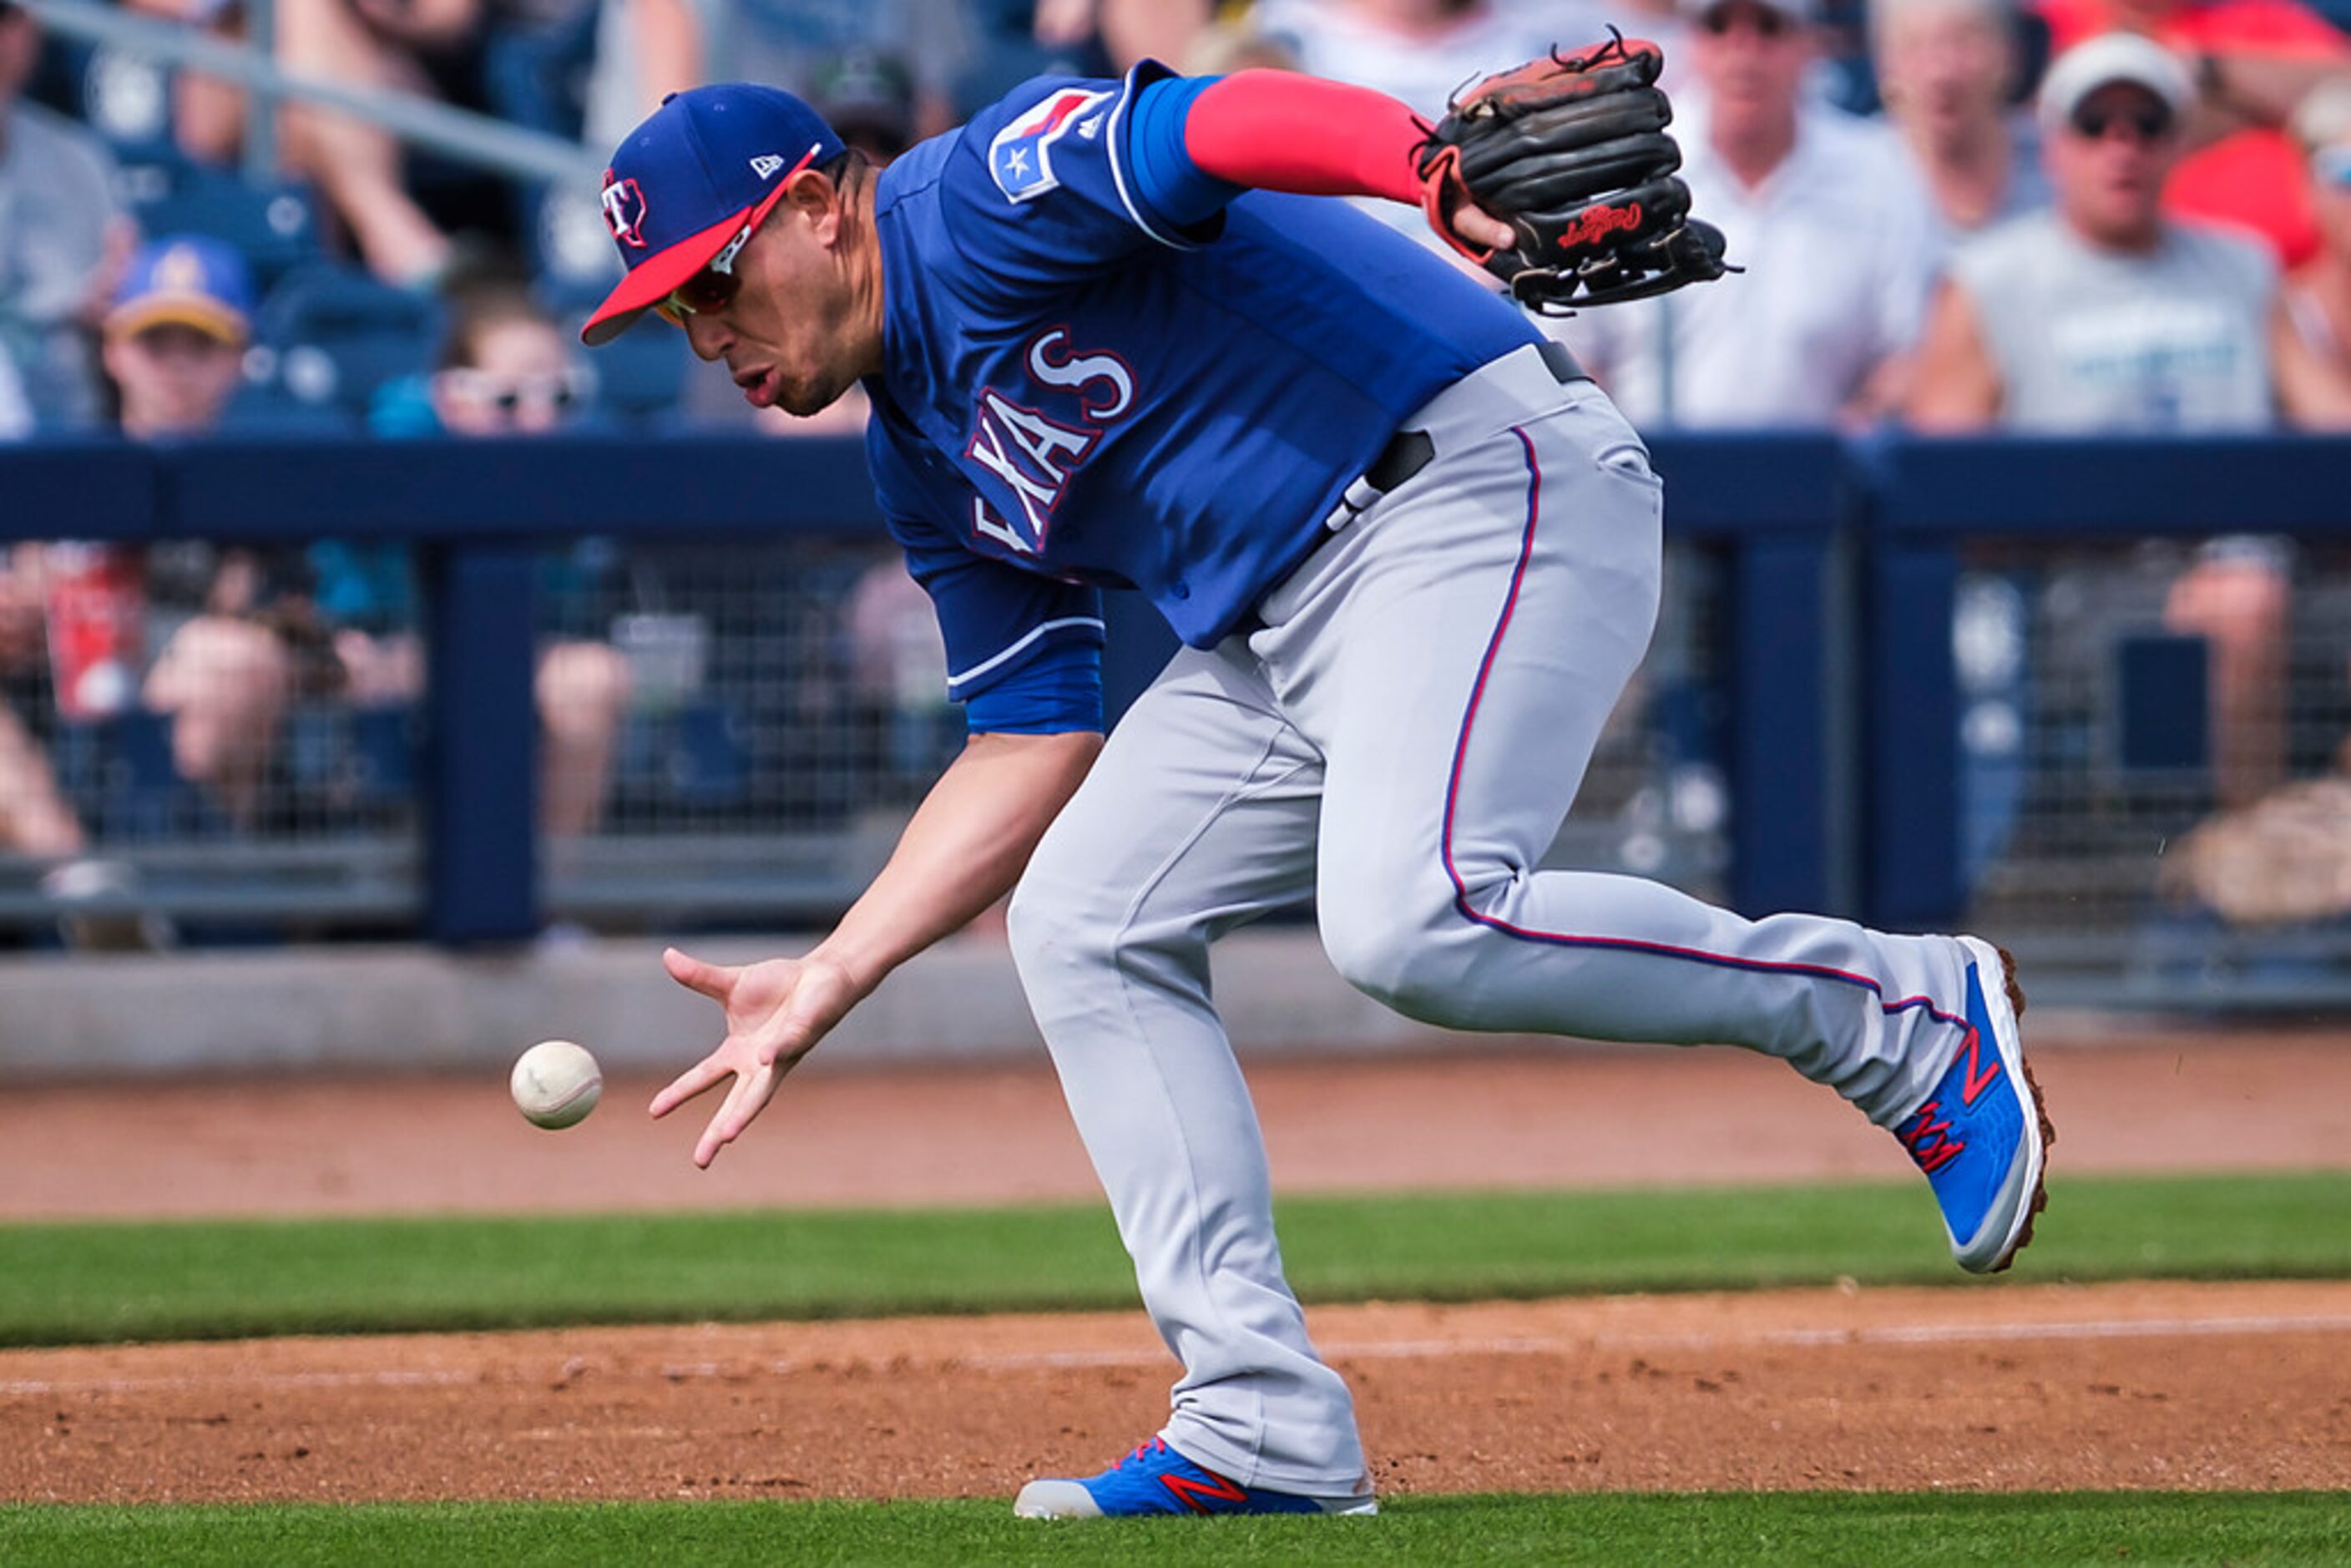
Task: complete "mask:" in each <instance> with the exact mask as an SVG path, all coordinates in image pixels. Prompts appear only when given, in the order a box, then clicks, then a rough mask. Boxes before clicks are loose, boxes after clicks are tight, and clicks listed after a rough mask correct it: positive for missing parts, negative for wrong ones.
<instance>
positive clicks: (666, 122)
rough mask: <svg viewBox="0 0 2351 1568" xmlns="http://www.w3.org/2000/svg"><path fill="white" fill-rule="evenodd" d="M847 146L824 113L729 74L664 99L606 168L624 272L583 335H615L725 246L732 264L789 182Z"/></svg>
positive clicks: (607, 215)
mask: <svg viewBox="0 0 2351 1568" xmlns="http://www.w3.org/2000/svg"><path fill="white" fill-rule="evenodd" d="M841 151H842V148H841V138H840V137H839V136H837V135H835V134H834V132H833V129H832V127H831V126H830V125H827V124H826V123H825V122H824V118H823V116H821V115H820V114H818V113H817V111H816V110H813V109H810V107H809V106H808V105H807V104H805V103H802V102H801V101H800V100H799V99H797V98H794V97H793V96H792V95H791V94H790V93H788V92H785V91H783V90H782V89H778V88H772V87H758V86H754V85H752V84H751V83H748V82H723V83H720V84H718V85H716V86H715V87H698V88H695V89H693V90H691V91H689V92H674V93H672V94H670V96H669V97H667V98H665V99H663V100H662V106H661V107H660V108H659V109H657V110H653V114H652V115H651V116H650V117H649V118H648V119H647V120H645V122H644V123H643V124H642V125H640V126H638V127H637V128H636V129H635V130H634V131H631V132H629V134H628V138H627V140H625V141H622V143H621V146H620V150H619V151H618V152H614V153H613V154H612V166H611V168H609V169H607V170H605V171H604V197H603V200H604V223H605V225H606V226H608V227H609V228H611V231H612V241H613V243H614V244H615V245H617V246H620V247H621V260H622V262H623V263H625V264H626V265H627V267H628V269H629V273H628V276H627V277H623V278H622V279H621V281H620V284H619V285H618V287H615V288H614V289H613V290H612V292H611V294H609V295H607V296H606V297H605V299H604V303H603V304H601V305H599V306H598V307H597V308H596V313H595V314H594V315H592V316H590V317H589V318H588V324H587V325H586V326H585V327H582V328H581V329H580V340H581V341H582V342H584V343H587V344H588V345H589V346H590V347H591V348H592V347H595V346H596V345H599V344H602V343H609V342H611V340H613V339H614V338H617V337H619V336H620V335H621V334H622V332H625V331H627V330H628V329H629V327H630V326H631V324H632V323H633V322H634V321H635V320H636V319H637V318H638V317H640V316H642V315H643V314H644V313H645V312H646V311H647V310H649V309H651V308H653V306H654V305H656V304H658V303H659V302H660V301H661V300H663V299H664V298H667V297H668V295H669V292H670V291H671V290H672V289H674V288H675V287H677V286H678V285H679V284H681V283H684V281H685V280H686V279H687V278H689V277H693V276H694V275H695V273H697V272H700V271H701V270H702V269H703V268H704V267H708V266H710V265H711V264H712V263H713V262H714V261H716V260H718V259H719V256H720V253H721V252H725V253H726V260H727V261H732V260H733V259H734V256H733V253H734V251H735V249H736V248H737V247H738V246H740V244H741V242H742V240H743V238H744V237H745V236H746V235H748V234H749V232H750V230H751V227H752V226H753V225H756V224H758V221H759V220H760V219H761V218H764V217H766V216H767V215H768V210H769V209H771V208H772V207H774V206H775V204H776V203H777V202H778V200H779V199H780V198H781V197H782V195H783V193H784V186H785V183H787V182H789V180H790V179H791V177H792V176H793V175H794V174H797V173H799V172H800V171H801V170H802V169H807V168H811V167H814V166H816V165H819V164H821V163H825V162H830V161H831V160H832V159H833V158H836V157H838V156H839V155H840V154H841Z"/></svg>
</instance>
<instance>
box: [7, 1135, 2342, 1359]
mask: <svg viewBox="0 0 2351 1568" xmlns="http://www.w3.org/2000/svg"><path fill="white" fill-rule="evenodd" d="M2346 1213H2351V1173H2342V1172H2334V1173H2325V1174H2313V1175H2303V1176H2231V1177H2214V1176H2197V1177H2177V1178H2175V1177H2163V1178H2149V1179H2122V1178H2109V1177H2097V1178H2088V1177H2085V1178H2081V1179H2077V1180H2073V1181H2065V1182H2061V1183H2059V1184H2057V1185H2056V1186H2054V1188H2053V1197H2052V1207H2051V1209H2050V1212H2049V1213H2048V1214H2047V1215H2046V1216H2044V1217H2043V1222H2042V1228H2041V1233H2040V1238H2039V1239H2038V1240H2036V1241H2035V1243H2034V1245H2033V1249H2032V1251H2031V1252H2030V1253H2028V1254H2027V1255H2026V1257H2025V1260H2024V1262H2023V1264H2022V1266H2021V1267H2020V1269H2019V1270H2018V1272H2017V1273H2016V1274H2015V1275H2012V1276H2011V1278H2013V1279H2019V1280H2022V1281H2053V1280H2060V1279H2070V1280H2095V1279H2119V1278H2135V1277H2172V1278H2179V1277H2187V1278H2231V1277H2247V1276H2265V1277H2280V1276H2294V1277H2330V1276H2339V1275H2344V1274H2346V1273H2351V1226H2346V1224H2344V1223H2343V1216H2344V1215H2345V1214H2346ZM1281 1226H1282V1241H1283V1253H1284V1256H1285V1257H1286V1258H1287V1260H1288V1261H1289V1265H1290V1279H1291V1281H1292V1282H1293V1283H1294V1284H1295V1285H1296V1286H1297V1287H1298V1289H1299V1291H1300V1292H1301V1294H1303V1295H1305V1296H1307V1297H1308V1298H1310V1299H1313V1300H1318V1301H1354V1300H1365V1299H1374V1298H1385V1299H1420V1300H1431V1301H1468V1300H1479V1299H1484V1298H1489V1297H1510V1296H1518V1297H1527V1296H1540V1295H1552V1294H1572V1293H1577V1292H1593V1291H1657V1290H1665V1291H1671V1290H1696V1289H1706V1288H1717V1287H1719V1288H1732V1289H1736V1288H1744V1287H1749V1286H1755V1285H1792V1284H1805V1283H1823V1282H1827V1281H1834V1280H1836V1279H1838V1278H1839V1277H1841V1276H1849V1277H1851V1278H1853V1279H1855V1280H1857V1281H1861V1282H1863V1283H1865V1284H1897V1283H1947V1282H1954V1281H1958V1280H1959V1278H1960V1276H1959V1274H1958V1273H1957V1272H1956V1270H1953V1269H1952V1267H1951V1265H1950V1263H1949V1259H1948V1257H1947V1256H1946V1253H1945V1250H1944V1247H1943V1243H1942V1239H1941V1229H1940V1227H1939V1225H1938V1222H1937V1221H1936V1218H1935V1215H1934V1207H1933V1204H1932V1201H1931V1199H1930V1198H1929V1197H1928V1195H1927V1191H1926V1188H1925V1186H1924V1185H1923V1184H1919V1183H1903V1184H1899V1185H1895V1186H1876V1185H1864V1186H1850V1185H1848V1186H1822V1187H1778V1188H1748V1189H1708V1190H1704V1191H1697V1190H1686V1191H1656V1190H1643V1191H1635V1192H1613V1193H1591V1192H1582V1193H1572V1194H1527V1193H1510V1194H1486V1195H1473V1196H1461V1195H1447V1196H1411V1197H1350V1198H1301V1199H1296V1200H1293V1201H1290V1202H1288V1203H1285V1204H1283V1205H1282V1206H1281ZM1133 1302H1134V1285H1133V1282H1132V1280H1131V1277H1130V1275H1129V1272H1128V1268H1127V1262H1126V1259H1125V1256H1124V1254H1123V1253H1122V1252H1121V1251H1120V1250H1119V1247H1118V1242H1117V1239H1116V1236H1115V1234H1114V1232H1113V1229H1112V1227H1111V1223H1110V1218H1109V1216H1108V1214H1107V1213H1106V1212H1105V1211H1104V1210H1102V1208H1100V1207H1095V1206H1092V1205H1087V1206H1083V1207H1067V1208H1030V1209H1014V1210H959V1211H945V1212H943V1211H880V1212H861V1213H854V1214H846V1213H834V1214H810V1213H793V1214H784V1213H739V1212H737V1213H718V1214H707V1213H705V1214H681V1215H641V1216H599V1217H568V1218H531V1219H520V1218H400V1219H379V1220H349V1219H337V1220H322V1221H299V1222H287V1221H235V1222H223V1223H173V1224H140V1225H121V1224H108V1225H19V1226H9V1227H0V1344H20V1345H22V1344H54V1343H83V1342H92V1341H108V1340H126V1339H199V1338H223V1337H230V1336H239V1335H250V1334H271V1333H356V1332H367V1331H399V1330H447V1329H468V1328H519V1327H528V1326H544V1325H554V1324H569V1323H590V1322H680V1321H684V1322H695V1321H702V1320H761V1319H771V1318H815V1317H842V1316H860V1315H888V1314H897V1313H908V1312H997V1311H1013V1310H1021V1309H1036V1310H1057V1309H1072V1308H1090V1307H1098V1308H1116V1307H1123V1306H1127V1305H1131V1304H1132V1303H1133Z"/></svg>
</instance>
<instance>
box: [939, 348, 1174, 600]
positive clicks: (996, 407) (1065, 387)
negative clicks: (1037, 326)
mask: <svg viewBox="0 0 2351 1568" xmlns="http://www.w3.org/2000/svg"><path fill="white" fill-rule="evenodd" d="M1020 359H1021V363H1022V366H1023V368H1025V369H1026V370H1027V371H1028V372H1029V379H1030V380H1031V381H1033V382H1038V383H1040V385H1042V386H1045V387H1050V388H1059V389H1061V390H1062V391H1063V392H1070V393H1074V394H1075V395H1074V397H1070V398H1063V399H1057V400H1055V401H1057V402H1068V403H1073V404H1074V405H1075V406H1074V407H1072V408H1065V409H1063V410H1061V413H1064V414H1065V415H1070V416H1073V417H1065V418H1055V417H1054V416H1053V415H1052V414H1049V413H1046V412H1045V411H1044V410H1042V409H1039V408H1032V407H1030V406H1029V404H1027V403H1023V402H1014V401H1013V400H1012V399H1011V398H1009V397H1007V396H1005V395H1004V394H1003V393H1002V392H998V391H997V390H996V389H995V388H994V387H982V388H980V389H979V398H978V401H977V405H976V406H975V407H974V409H973V411H972V429H971V439H970V441H969V442H968V443H967V444H966V445H965V447H964V455H965V456H966V457H968V458H970V459H971V460H972V461H973V462H974V463H977V465H979V466H980V467H981V468H983V469H985V470H986V471H987V473H989V474H991V475H993V476H995V477H996V478H998V479H999V480H1001V481H1002V482H1003V484H1004V486H1005V488H1006V489H1007V490H1008V491H1009V492H1010V493H1011V497H1012V499H1013V502H1014V503H1015V504H1014V506H1013V507H1011V508H1010V509H1008V510H1007V511H1003V512H999V511H998V509H997V508H995V507H990V506H989V505H988V504H987V500H986V499H985V498H983V497H978V496H974V497H972V499H971V524H972V530H973V532H975V533H976V534H977V535H979V536H980V537H981V538H987V539H992V540H994V541H995V542H996V543H997V544H998V545H1001V546H1002V547H1004V548H1005V549H1009V550H1014V551H1017V552H1019V554H1022V555H1029V556H1035V555H1041V554H1042V553H1043V552H1044V549H1045V535H1046V532H1047V530H1048V529H1049V528H1050V527H1051V526H1052V520H1053V513H1054V511H1055V510H1056V509H1058V508H1059V507H1060V506H1061V497H1063V496H1064V495H1066V494H1067V493H1068V491H1069V486H1070V481H1071V479H1072V478H1074V477H1076V476H1077V472H1078V469H1079V467H1080V466H1081V465H1083V464H1084V462H1085V460H1086V458H1087V457H1088V456H1089V455H1092V452H1093V450H1094V444H1095V443H1097V442H1099V441H1100V440H1101V439H1102V431H1103V429H1104V427H1105V426H1107V425H1109V424H1111V423H1113V422H1115V421H1117V420H1118V419H1120V418H1121V417H1123V415H1124V414H1125V413H1126V412H1127V411H1128V410H1129V409H1131V408H1133V407H1134V371H1133V370H1132V369H1131V368H1129V367H1128V365H1127V363H1126V361H1123V360H1122V359H1120V358H1119V357H1118V356H1117V355H1116V354H1113V353H1110V352H1108V351H1106V350H1104V351H1094V352H1088V353H1079V352H1076V351H1074V350H1071V348H1070V333H1069V329H1068V328H1066V327H1050V328H1048V329H1045V330H1044V331H1042V332H1040V333H1039V334H1038V335H1037V336H1036V337H1034V338H1032V339H1030V340H1029V346H1028V347H1027V348H1026V349H1024V350H1022V351H1021V355H1020Z"/></svg>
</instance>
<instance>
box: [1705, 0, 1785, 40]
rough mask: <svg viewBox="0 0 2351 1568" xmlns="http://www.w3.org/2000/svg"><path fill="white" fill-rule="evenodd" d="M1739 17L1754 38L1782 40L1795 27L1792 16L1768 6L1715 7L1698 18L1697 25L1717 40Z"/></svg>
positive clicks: (1736, 24) (1728, 30) (1737, 21)
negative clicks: (1752, 31)
mask: <svg viewBox="0 0 2351 1568" xmlns="http://www.w3.org/2000/svg"><path fill="white" fill-rule="evenodd" d="M1741 17H1744V18H1745V19H1746V21H1747V24H1748V26H1751V27H1753V28H1754V29H1755V36H1756V37H1759V38H1784V37H1788V36H1789V35H1790V34H1792V33H1793V32H1794V31H1795V30H1796V26H1797V23H1796V19H1795V18H1794V17H1793V16H1789V15H1788V14H1787V13H1786V12H1785V11H1775V10H1773V9H1772V8H1771V7H1770V6H1768V5H1717V6H1715V7H1714V8H1713V9H1712V10H1710V11H1708V12H1707V13H1706V14H1705V15H1704V16H1700V17H1699V18H1698V26H1699V27H1700V28H1702V29H1704V30H1705V31H1706V32H1707V33H1708V34H1710V35H1711V36H1713V37H1718V38H1719V37H1723V36H1724V35H1726V34H1728V33H1729V32H1730V31H1731V30H1732V29H1733V28H1735V27H1736V26H1738V25H1739V22H1740V18H1741Z"/></svg>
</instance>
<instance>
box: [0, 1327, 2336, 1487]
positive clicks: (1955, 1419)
mask: <svg viewBox="0 0 2351 1568" xmlns="http://www.w3.org/2000/svg"><path fill="white" fill-rule="evenodd" d="M1316 1320H1317V1326H1318V1331H1319V1340H1320V1343H1322V1346H1323V1348H1324V1349H1325V1351H1326V1353H1327V1354H1330V1355H1331V1356H1332V1359H1333V1360H1334V1361H1336V1362H1337V1363H1338V1364H1340V1365H1342V1366H1343V1367H1344V1368H1345V1369H1346V1371H1347V1372H1348V1373H1349V1375H1350V1376H1351V1377H1352V1379H1353V1383H1354V1385H1355V1388H1356V1390H1357V1395H1358V1398H1359V1399H1360V1401H1361V1407H1362V1414H1363V1421H1364V1436H1365V1440H1366V1442H1367V1443H1368V1445H1369V1447H1370V1449H1371V1452H1372V1454H1373V1455H1374V1472H1375V1474H1376V1476H1377V1478H1378V1480H1379V1483H1380V1485H1381V1487H1382V1489H1383V1490H1385V1491H1387V1492H1389V1493H1391V1494H1395V1493H1403V1492H1414V1491H1458V1490H1603V1489H1619V1488H1673V1489H1677V1490H1680V1489H1700V1490H1713V1489H1723V1488H1761V1489H1786V1488H1798V1489H1836V1490H1878V1489H1920V1488H1958V1489H1965V1490H2010V1489H2015V1490H2025V1489H2032V1490H2039V1489H2044V1488H2075V1487H2083V1488H2107V1487H2157V1488H2167V1489H2172V1488H2184V1489H2199V1490H2200V1489H2223V1488H2226V1489H2269V1488H2287V1487H2296V1488H2299V1487H2317V1488H2325V1487H2340V1486H2342V1485H2344V1484H2346V1480H2351V1387H2346V1385H2345V1383H2344V1382H2343V1380H2342V1377H2341V1370H2342V1368H2343V1366H2344V1365H2345V1364H2346V1358H2351V1285H2343V1284H2247V1285H2235V1286H2225V1287H2222V1286H2203V1285H2166V1286H2155V1287H2151V1286H2140V1285H2120V1286H2099V1287H2084V1288H2066V1287H2061V1286H2044V1287H2037V1288H2031V1289H1993V1290H1982V1289H1977V1290H1949V1291H1853V1292H1839V1291H1791V1292H1773V1293H1768V1294H1766V1293H1758V1294H1750V1295H1739V1296H1720V1295H1705V1296H1677V1297H1661V1298H1625V1297H1620V1298H1613V1299H1607V1300H1600V1301H1548V1302H1532V1303H1510V1304H1488V1305H1478V1306H1467V1307H1422V1306H1377V1305H1374V1306H1364V1307H1351V1308H1334V1309H1330V1310H1326V1311H1323V1312H1318V1313H1317V1314H1316ZM1171 1374H1172V1366H1171V1364H1170V1363H1169V1362H1168V1360H1167V1357H1166V1354H1165V1352H1164V1351H1162V1350H1161V1349H1160V1348H1159V1347H1158V1345H1157V1344H1156V1343H1155V1342H1154V1341H1153V1340H1152V1338H1151V1335H1150V1332H1149V1330H1148V1328H1147V1327H1146V1326H1145V1325H1144V1323H1143V1322H1141V1321H1140V1320H1139V1319H1138V1318H1137V1317H1135V1316H1134V1315H1132V1314H1124V1313H1121V1314H1116V1315H1110V1316H1102V1315H1087V1316H1068V1317H1000V1318H990V1319H963V1320H957V1319H908V1320H902V1321H898V1322H881V1323H830V1324H823V1323H819V1324H777V1325H769V1326H761V1327H752V1328H737V1327H726V1328H720V1327H702V1328H662V1329H628V1330H609V1329H608V1330H583V1331H578V1332H572V1333H528V1334H496V1335H438V1336H431V1337H419V1338H370V1339H356V1338H355V1339H345V1340H282V1341H268V1342H260V1343H246V1344H213V1345H155V1346H134V1347H126V1348H120V1349H110V1350H64V1351H41V1352H22V1353H15V1354H7V1355H5V1356H0V1423H5V1429H6V1430H8V1431H9V1432H12V1433H15V1434H16V1435H17V1437H16V1440H15V1441H13V1442H11V1443H9V1444H8V1445H6V1446H5V1448H0V1497H7V1498H12V1499H49V1500H72V1501H99V1500H104V1501H160V1500H174V1501H194V1500H230V1501H258V1500H277V1499H313V1500H339V1501H355V1500H364V1499H402V1498H415V1499H423V1498H523V1497H538V1498H612V1497H629V1498H666V1497H705V1496H707V1497H783V1498H811V1497H876V1498H891V1497H955V1496H988V1495H1008V1494H1009V1493H1010V1492H1011V1491H1012V1490H1015V1489H1017V1488H1018V1487H1019V1484H1020V1482H1021V1481H1022V1480H1024V1479H1027V1478H1028V1477H1029V1476H1030V1475H1033V1474H1036V1473H1038V1472H1040V1471H1043V1472H1049V1473H1050V1472H1054V1471H1061V1472H1067V1471H1069V1470H1071V1469H1094V1468H1098V1467H1099V1466H1100V1464H1101V1463H1102V1461H1103V1460H1104V1459H1105V1458H1107V1457H1109V1456H1110V1455H1112V1454H1113V1452H1114V1451H1116V1450H1119V1449H1121V1448H1123V1447H1124V1446H1126V1445H1128V1444H1130V1443H1132V1442H1133V1441H1134V1439H1135V1438H1136V1437H1140V1436H1143V1435H1144V1434H1146V1433H1148V1432H1149V1431H1150V1430H1151V1428H1152V1427H1154V1425H1155V1423H1156V1422H1157V1421H1158V1419H1159V1418H1160V1416H1161V1415H1162V1413H1163V1411H1164V1409H1165V1403H1164V1400H1165V1387H1166V1385H1167V1383H1168V1381H1169V1379H1170V1376H1171Z"/></svg>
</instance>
